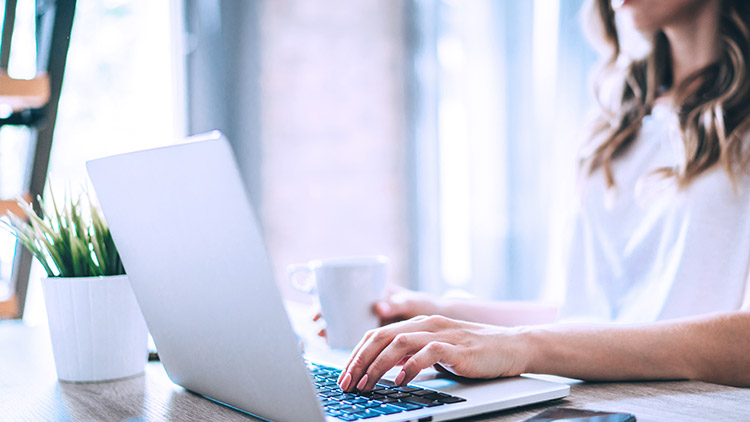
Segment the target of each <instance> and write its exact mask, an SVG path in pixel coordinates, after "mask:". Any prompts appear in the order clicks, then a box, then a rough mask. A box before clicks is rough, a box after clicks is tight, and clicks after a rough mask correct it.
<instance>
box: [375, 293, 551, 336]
mask: <svg viewBox="0 0 750 422" xmlns="http://www.w3.org/2000/svg"><path fill="white" fill-rule="evenodd" d="M375 311H376V312H377V314H378V316H380V318H381V320H383V322H386V323H389V322H397V321H402V320H405V319H409V318H413V317H415V316H418V315H442V316H445V317H448V318H453V319H459V320H462V321H472V322H479V323H483V324H492V325H501V326H516V325H536V324H548V323H551V322H554V321H555V318H556V316H557V307H556V306H554V305H551V304H546V303H542V302H495V301H489V300H478V299H474V298H449V297H436V296H432V295H429V294H426V293H422V292H415V291H412V290H407V289H404V288H398V287H396V288H391V290H390V292H389V294H388V295H387V297H386V299H384V300H382V301H380V302H378V303H377V304H376V305H375Z"/></svg>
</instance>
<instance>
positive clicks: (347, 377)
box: [339, 372, 352, 391]
mask: <svg viewBox="0 0 750 422" xmlns="http://www.w3.org/2000/svg"><path fill="white" fill-rule="evenodd" d="M351 383H352V374H350V373H349V372H347V373H346V375H344V379H342V380H341V383H340V384H339V387H341V389H342V390H344V391H346V390H347V389H348V388H349V384H351Z"/></svg>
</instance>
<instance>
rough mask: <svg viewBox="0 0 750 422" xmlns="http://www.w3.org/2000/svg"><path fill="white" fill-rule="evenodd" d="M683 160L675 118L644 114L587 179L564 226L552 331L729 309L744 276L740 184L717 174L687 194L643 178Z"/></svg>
mask: <svg viewBox="0 0 750 422" xmlns="http://www.w3.org/2000/svg"><path fill="white" fill-rule="evenodd" d="M683 160H684V155H683V143H682V140H681V136H680V132H679V129H678V121H677V116H676V115H675V114H674V112H673V111H672V110H671V109H670V108H669V107H668V106H666V105H657V106H655V107H654V109H653V112H652V113H651V115H650V116H648V117H646V118H645V119H644V121H643V127H642V129H641V132H640V134H639V136H638V138H637V139H636V140H635V143H634V144H633V145H632V146H631V148H630V149H629V150H628V151H627V152H626V153H625V154H624V155H623V156H621V157H619V158H617V159H616V160H614V162H613V166H612V169H613V174H614V176H615V184H616V186H615V188H614V189H608V188H607V187H606V184H605V181H604V177H603V175H602V172H601V171H597V172H595V173H594V174H593V175H592V176H591V177H589V178H588V179H587V180H586V182H585V186H584V187H583V191H582V197H581V204H580V207H579V210H578V213H577V215H576V218H575V222H574V234H573V238H572V242H571V245H570V257H569V261H568V262H569V268H568V273H567V280H566V283H567V284H566V298H565V305H564V306H563V308H562V310H561V313H560V320H561V321H587V322H618V323H637V322H650V321H656V320H661V319H667V318H675V317H681V316H686V315H694V314H700V313H706V312H714V311H729V310H736V309H739V308H740V306H741V305H742V299H743V296H744V292H745V283H746V280H747V277H748V269H749V268H750V266H749V265H748V263H749V262H750V177H747V176H737V186H736V190H735V189H734V188H733V187H732V184H731V183H730V180H729V177H728V175H727V173H726V171H725V170H724V169H723V168H721V167H720V166H716V167H715V168H713V169H711V170H709V171H706V172H704V173H703V174H701V175H700V176H699V177H698V178H697V179H695V181H693V182H692V183H691V184H690V185H689V186H688V187H687V188H683V189H678V188H677V186H676V184H675V183H674V181H673V180H671V179H667V178H665V177H663V176H656V175H654V174H653V170H655V169H658V168H663V167H673V166H675V165H678V164H679V163H681V162H682V161H683Z"/></svg>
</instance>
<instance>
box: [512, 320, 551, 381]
mask: <svg viewBox="0 0 750 422" xmlns="http://www.w3.org/2000/svg"><path fill="white" fill-rule="evenodd" d="M546 333H547V332H546V330H544V329H540V328H539V327H533V328H530V327H523V328H520V329H519V332H518V334H517V340H518V341H517V342H516V343H517V344H518V347H519V350H518V356H519V357H520V362H519V365H520V366H521V370H522V373H531V374H543V373H546V372H545V369H544V365H543V362H544V359H545V358H544V356H543V355H544V350H545V347H544V346H543V343H544V338H545V335H546Z"/></svg>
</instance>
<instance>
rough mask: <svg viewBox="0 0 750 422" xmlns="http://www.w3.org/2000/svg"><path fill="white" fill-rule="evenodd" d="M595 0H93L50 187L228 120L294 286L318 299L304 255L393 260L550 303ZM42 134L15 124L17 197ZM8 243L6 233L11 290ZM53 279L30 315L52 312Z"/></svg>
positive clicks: (7, 143) (409, 279)
mask: <svg viewBox="0 0 750 422" xmlns="http://www.w3.org/2000/svg"><path fill="white" fill-rule="evenodd" d="M581 5H582V0H533V1H532V0H505V1H493V0H473V1H457V0H456V1H447V0H442V1H438V0H429V1H428V0H423V1H420V0H403V1H397V0H393V1H380V0H354V1H334V0H318V1H310V0H255V1H242V2H239V1H233V0H170V1H157V2H154V1H148V0H79V1H78V5H77V9H76V15H75V20H74V25H73V31H72V35H71V39H70V50H69V56H68V61H67V68H66V73H65V80H64V84H63V89H62V94H61V99H60V108H59V113H58V118H57V126H56V130H55V134H54V140H53V146H52V156H51V159H50V169H49V179H48V180H49V181H50V182H49V184H50V187H51V188H52V189H53V190H55V191H57V190H65V189H69V190H76V189H80V187H81V186H84V185H86V183H87V181H86V174H85V167H84V164H85V161H86V160H89V159H93V158H97V157H101V156H106V155H111V154H115V153H121V152H126V151H132V150H138V149H143V148H148V147H155V146H162V145H169V144H174V143H177V142H179V141H180V140H181V139H182V138H183V137H184V136H187V135H190V134H196V133H200V132H204V131H208V130H212V129H219V130H221V131H223V132H224V133H225V134H226V135H227V137H228V138H229V139H230V141H231V142H232V144H233V147H234V149H235V153H236V155H237V158H238V161H239V164H240V166H241V169H242V172H243V176H244V178H245V182H246V184H247V186H248V190H249V192H250V195H251V197H252V199H253V202H254V204H255V206H256V208H257V210H258V213H259V218H260V222H261V225H262V227H263V230H264V232H265V236H266V241H267V244H268V248H269V253H270V256H271V259H272V261H273V265H274V268H275V271H276V275H277V279H278V281H279V285H280V286H281V287H282V290H283V291H284V294H285V295H286V296H287V297H288V298H290V299H299V300H305V298H303V297H300V296H296V294H295V293H294V292H292V291H291V289H288V288H287V282H286V274H285V271H286V270H285V268H286V266H287V265H288V264H290V263H295V262H302V261H307V260H310V259H314V258H325V257H336V256H349V255H366V254H383V255H387V256H388V257H390V259H391V268H390V278H391V280H392V281H394V282H396V283H400V284H402V285H405V286H409V287H412V288H415V289H422V290H426V291H430V292H433V293H436V294H440V293H446V292H451V291H460V292H465V293H469V294H474V295H478V296H482V297H487V298H495V299H540V298H542V299H547V300H555V299H557V298H558V297H559V295H560V292H561V291H562V288H561V284H560V283H557V282H556V281H558V279H557V275H558V274H561V273H562V271H561V265H562V262H563V259H562V256H563V252H564V245H565V237H566V224H565V221H566V218H567V215H568V213H569V210H570V207H571V205H573V204H574V202H575V199H574V198H575V186H574V185H575V183H574V182H575V177H576V160H575V158H576V154H577V149H578V146H579V144H580V143H581V142H582V140H583V139H582V136H583V131H582V129H581V128H582V127H583V125H584V123H585V121H586V114H587V111H588V110H589V109H590V107H591V106H592V102H593V100H592V98H593V97H592V95H591V90H590V88H589V83H588V80H589V75H590V69H591V67H592V66H593V64H594V63H595V61H596V56H595V54H594V52H593V50H592V49H591V48H590V47H589V45H588V44H587V43H586V42H585V40H584V38H583V35H582V32H581V29H580V24H579V21H580V16H579V10H580V8H581ZM0 7H2V4H0ZM34 8H35V1H34V0H18V7H17V11H16V22H17V27H16V29H15V31H14V35H13V43H14V46H13V48H12V51H13V55H12V56H11V61H10V64H9V68H8V73H9V74H10V76H12V77H15V78H32V77H33V76H34V73H35V69H36V64H35V62H34V60H35V57H36V52H35V46H34V38H33V37H34V36H33V31H34V14H35V10H34ZM0 13H2V9H0ZM24 22H25V23H24ZM27 138H28V133H26V131H25V129H23V128H20V127H14V126H9V125H6V126H3V127H2V128H0V197H2V198H3V199H7V198H13V197H14V196H15V195H17V194H18V193H19V191H20V189H21V184H22V183H21V180H23V175H24V172H25V171H28V170H27V164H26V163H27V162H28V155H29V153H30V148H29V145H28V141H27ZM123 177H127V175H123ZM139 205H142V204H139ZM215 219H216V221H215V222H211V223H212V224H216V223H218V224H221V221H222V218H221V215H220V213H217V215H215ZM14 245H15V243H14V241H13V238H12V236H10V235H9V234H7V233H6V232H4V231H0V278H2V280H3V281H0V298H1V297H2V295H3V289H5V291H7V290H8V281H7V280H8V279H9V277H10V266H11V264H12V262H13V255H14ZM40 276H41V272H40V271H39V270H38V269H37V270H36V271H34V272H32V276H31V284H30V288H29V294H28V299H27V306H26V319H27V320H32V321H33V320H38V319H40V318H41V319H43V312H44V309H43V308H44V307H43V305H41V289H40V288H39V286H38V283H39V281H38V279H39V277H40ZM39 315H42V316H41V317H40V316H39Z"/></svg>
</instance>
